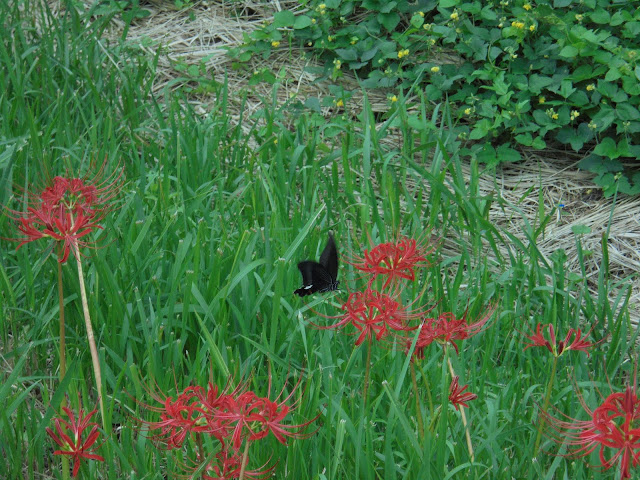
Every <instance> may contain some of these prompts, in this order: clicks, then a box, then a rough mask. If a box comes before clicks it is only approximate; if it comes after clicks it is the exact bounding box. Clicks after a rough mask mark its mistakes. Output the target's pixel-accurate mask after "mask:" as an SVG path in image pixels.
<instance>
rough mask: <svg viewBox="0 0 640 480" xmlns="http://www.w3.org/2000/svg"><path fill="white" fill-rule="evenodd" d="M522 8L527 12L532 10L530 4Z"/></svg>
mask: <svg viewBox="0 0 640 480" xmlns="http://www.w3.org/2000/svg"><path fill="white" fill-rule="evenodd" d="M522 8H524V9H525V10H526V11H529V10H531V4H530V3H525V4H524V5H523V6H522Z"/></svg>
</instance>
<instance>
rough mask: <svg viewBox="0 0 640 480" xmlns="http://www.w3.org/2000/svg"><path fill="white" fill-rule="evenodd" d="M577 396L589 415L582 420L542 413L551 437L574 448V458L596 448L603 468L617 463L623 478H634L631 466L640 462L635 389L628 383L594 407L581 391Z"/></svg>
mask: <svg viewBox="0 0 640 480" xmlns="http://www.w3.org/2000/svg"><path fill="white" fill-rule="evenodd" d="M578 399H579V401H580V404H581V405H582V408H583V409H584V411H585V412H587V414H588V416H589V417H590V418H589V419H588V420H584V421H580V420H576V419H574V418H571V417H569V416H568V415H564V414H561V417H560V418H555V417H553V416H552V415H550V414H549V413H547V412H542V416H543V418H544V420H545V422H546V425H549V427H550V428H551V429H552V431H551V433H550V434H549V436H550V437H551V438H552V439H553V440H555V441H556V442H558V443H566V444H568V445H569V446H570V448H572V449H573V450H572V451H571V452H570V453H569V454H568V456H571V457H584V456H586V455H589V454H591V453H592V452H593V451H595V450H596V449H597V450H598V453H599V456H600V462H601V465H600V466H601V467H602V468H603V469H605V470H608V469H610V468H612V467H614V466H615V465H616V463H618V464H619V465H620V478H621V479H626V478H632V476H631V468H632V467H637V466H638V465H640V398H639V397H638V393H637V390H636V388H635V387H634V388H632V387H631V386H627V388H626V390H625V391H624V393H612V394H610V395H609V396H608V397H607V398H605V399H604V401H603V402H602V403H601V404H600V406H598V407H597V408H596V409H595V410H591V409H590V408H589V407H588V406H587V404H586V402H585V400H584V397H583V396H582V394H581V393H580V392H578Z"/></svg>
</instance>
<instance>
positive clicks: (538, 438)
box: [533, 355, 558, 457]
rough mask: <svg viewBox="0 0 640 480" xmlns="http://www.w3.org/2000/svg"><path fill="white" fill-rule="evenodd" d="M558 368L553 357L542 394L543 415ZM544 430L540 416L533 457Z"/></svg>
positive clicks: (541, 416) (542, 419) (542, 417)
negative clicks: (549, 374) (549, 373)
mask: <svg viewBox="0 0 640 480" xmlns="http://www.w3.org/2000/svg"><path fill="white" fill-rule="evenodd" d="M557 366H558V357H556V356H555V355H554V356H553V365H552V366H551V376H550V377H549V381H548V382H547V391H546V393H545V394H544V403H543V404H542V411H543V412H544V413H546V412H547V409H548V408H549V401H550V400H551V391H552V390H553V384H554V382H555V379H556V367H557ZM543 429H544V415H540V417H539V421H538V434H537V435H536V444H535V446H534V447H533V456H534V457H535V456H536V455H537V454H538V449H539V448H540V442H541V441H542V430H543Z"/></svg>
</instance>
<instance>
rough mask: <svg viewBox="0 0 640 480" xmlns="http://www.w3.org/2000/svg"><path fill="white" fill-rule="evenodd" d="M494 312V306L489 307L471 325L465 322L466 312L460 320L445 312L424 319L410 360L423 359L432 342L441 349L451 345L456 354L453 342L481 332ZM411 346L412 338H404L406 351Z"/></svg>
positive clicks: (456, 348)
mask: <svg viewBox="0 0 640 480" xmlns="http://www.w3.org/2000/svg"><path fill="white" fill-rule="evenodd" d="M495 310H496V305H490V306H489V307H488V309H487V311H486V312H485V313H484V315H483V316H482V317H480V318H479V319H478V320H476V321H474V322H471V323H469V321H468V320H467V314H466V312H465V314H464V315H463V316H462V318H457V317H456V315H455V314H453V313H451V312H445V313H443V314H441V315H439V316H438V317H436V318H426V319H425V320H424V321H423V323H422V328H421V330H420V332H419V333H418V339H417V341H416V347H415V349H414V351H413V357H412V359H422V358H424V349H425V348H426V347H427V346H429V345H431V344H432V343H433V342H436V343H439V344H440V345H442V346H443V347H444V346H446V345H451V346H452V347H453V348H454V349H455V351H456V353H458V345H457V344H456V343H455V341H454V340H465V339H467V338H469V337H472V336H473V335H476V334H477V333H480V332H481V331H483V330H484V329H485V326H486V323H487V322H488V321H489V319H490V318H491V316H492V315H493V312H495ZM412 344H413V338H410V337H408V338H405V348H406V350H407V351H408V350H409V348H410V347H411V345H412Z"/></svg>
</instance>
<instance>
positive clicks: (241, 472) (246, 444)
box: [238, 441, 249, 480]
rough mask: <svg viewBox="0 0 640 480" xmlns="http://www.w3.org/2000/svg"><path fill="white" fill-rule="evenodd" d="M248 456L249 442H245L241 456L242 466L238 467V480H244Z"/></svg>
mask: <svg viewBox="0 0 640 480" xmlns="http://www.w3.org/2000/svg"><path fill="white" fill-rule="evenodd" d="M248 456H249V442H248V441H246V442H245V444H244V452H243V454H242V465H241V466H240V476H239V477H238V480H243V479H244V471H245V469H246V468H247V457H248Z"/></svg>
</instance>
